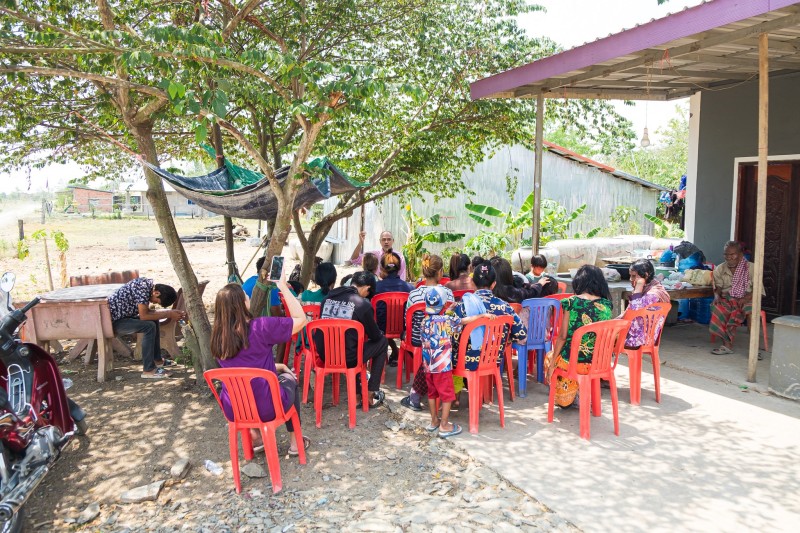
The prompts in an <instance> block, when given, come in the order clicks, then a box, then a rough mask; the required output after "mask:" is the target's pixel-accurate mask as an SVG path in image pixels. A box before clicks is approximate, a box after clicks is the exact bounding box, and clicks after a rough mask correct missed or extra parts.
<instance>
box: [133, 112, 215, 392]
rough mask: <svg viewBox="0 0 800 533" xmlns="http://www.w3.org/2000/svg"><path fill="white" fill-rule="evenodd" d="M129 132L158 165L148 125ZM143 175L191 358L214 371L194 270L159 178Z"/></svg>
mask: <svg viewBox="0 0 800 533" xmlns="http://www.w3.org/2000/svg"><path fill="white" fill-rule="evenodd" d="M132 130H133V133H134V135H135V136H136V141H137V143H138V144H139V148H140V152H141V153H144V156H145V158H146V159H147V161H148V162H149V163H151V164H153V165H158V153H157V151H156V145H155V141H154V140H153V131H152V124H150V123H148V124H134V125H132ZM144 174H145V177H146V178H147V200H148V201H149V202H150V205H151V206H152V207H153V213H154V215H155V218H156V222H158V227H159V229H160V231H161V236H162V237H163V238H164V245H165V247H166V249H167V254H168V255H169V258H170V261H171V262H172V267H173V268H174V269H175V274H177V276H178V281H179V282H180V284H181V287H182V288H183V297H184V299H185V300H186V311H187V313H188V314H189V319H190V320H191V322H192V327H193V330H194V333H195V335H196V336H197V340H198V344H199V346H200V353H199V354H195V357H199V359H200V365H201V367H202V369H203V370H208V369H211V368H215V367H216V366H217V363H216V361H215V360H214V357H213V356H212V355H211V350H210V346H211V323H210V322H209V321H208V315H207V314H206V308H205V306H204V305H203V299H202V297H201V296H200V290H199V288H198V286H197V276H195V273H194V270H192V266H191V265H190V264H189V258H188V257H186V251H185V250H184V248H183V244H181V241H180V239H179V237H178V230H177V229H176V228H175V221H174V220H173V219H172V215H171V213H170V209H169V204H168V203H167V197H166V194H165V193H164V187H163V185H162V183H161V178H160V177H158V176H157V175H156V174H155V173H154V172H153V171H151V170H150V169H149V168H147V167H144ZM198 385H199V383H198Z"/></svg>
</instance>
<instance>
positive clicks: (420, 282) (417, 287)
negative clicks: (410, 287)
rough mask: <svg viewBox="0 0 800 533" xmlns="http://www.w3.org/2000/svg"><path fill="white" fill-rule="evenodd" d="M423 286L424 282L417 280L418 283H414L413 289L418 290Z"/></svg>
mask: <svg viewBox="0 0 800 533" xmlns="http://www.w3.org/2000/svg"><path fill="white" fill-rule="evenodd" d="M423 285H425V280H424V279H421V280H419V281H418V282H416V283H415V284H414V288H415V289H419V288H420V287H422V286H423Z"/></svg>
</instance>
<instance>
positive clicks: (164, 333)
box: [133, 280, 208, 359]
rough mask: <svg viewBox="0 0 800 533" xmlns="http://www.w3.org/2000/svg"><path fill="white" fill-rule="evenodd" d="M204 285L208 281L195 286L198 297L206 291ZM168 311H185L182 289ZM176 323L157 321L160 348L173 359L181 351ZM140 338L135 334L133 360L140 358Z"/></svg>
mask: <svg viewBox="0 0 800 533" xmlns="http://www.w3.org/2000/svg"><path fill="white" fill-rule="evenodd" d="M206 285H208V280H204V281H200V282H198V284H197V288H198V290H199V291H200V297H201V298H202V297H203V292H205V290H206ZM170 309H173V310H176V311H186V300H184V298H183V289H182V288H181V289H178V294H177V297H176V298H175V303H174V304H172V307H171V308H170ZM177 326H178V321H177V320H173V319H172V318H162V319H161V320H159V321H158V332H159V336H160V339H161V347H162V348H164V349H165V350H167V353H169V355H170V357H172V358H173V359H174V358H176V357H178V355H180V353H181V350H180V348H178V342H177V339H178V334H180V329H179V328H178V327H177ZM142 337H143V335H142V334H141V333H137V334H136V350H134V353H133V357H134V358H135V359H141V358H142Z"/></svg>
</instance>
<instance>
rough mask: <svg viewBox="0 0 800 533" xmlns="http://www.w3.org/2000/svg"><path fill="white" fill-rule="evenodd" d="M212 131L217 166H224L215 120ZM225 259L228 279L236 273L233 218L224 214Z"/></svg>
mask: <svg viewBox="0 0 800 533" xmlns="http://www.w3.org/2000/svg"><path fill="white" fill-rule="evenodd" d="M212 130H213V133H214V151H216V152H217V168H222V167H224V166H225V153H224V152H223V151H222V130H221V129H220V127H219V124H217V123H216V122H215V123H214V126H213V128H212ZM224 220H225V261H226V262H227V264H228V279H233V276H234V275H235V274H236V258H235V257H234V254H233V219H231V217H229V216H225V218H224Z"/></svg>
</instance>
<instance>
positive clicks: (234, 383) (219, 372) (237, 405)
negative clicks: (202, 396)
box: [203, 368, 286, 427]
mask: <svg viewBox="0 0 800 533" xmlns="http://www.w3.org/2000/svg"><path fill="white" fill-rule="evenodd" d="M203 376H204V377H205V378H206V383H208V386H209V388H210V389H211V392H213V393H214V397H215V398H216V399H217V403H218V404H219V407H220V409H222V400H221V399H220V397H219V393H218V392H217V389H216V387H214V383H213V382H214V381H219V382H220V383H222V385H223V386H224V387H225V390H226V391H227V392H228V398H230V401H231V410H232V411H233V420H231V422H235V423H236V424H238V425H242V424H245V425H252V426H254V427H256V426H260V425H262V424H263V422H262V421H261V418H260V417H259V415H258V406H257V405H256V399H255V396H254V395H253V383H252V381H253V380H254V379H257V378H258V379H263V380H265V381H266V382H267V386H268V387H269V393H270V396H272V405H273V406H274V407H275V419H276V420H283V419H285V418H286V413H285V412H284V410H283V403H281V394H280V385H279V384H278V376H277V375H276V374H275V373H274V372H270V371H269V370H264V369H263V368H214V369H212V370H206V371H205V372H204V373H203Z"/></svg>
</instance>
